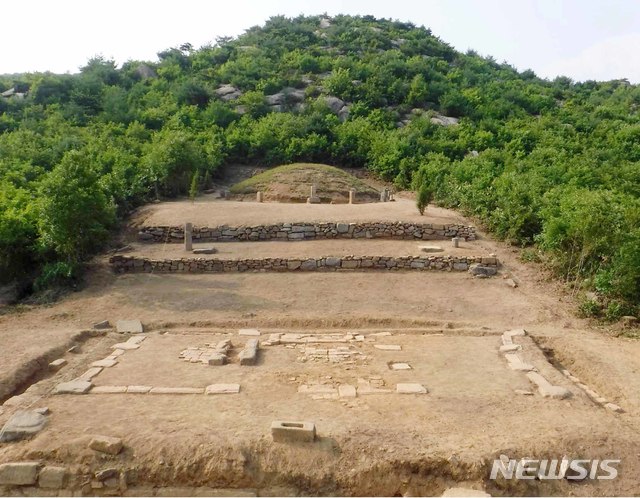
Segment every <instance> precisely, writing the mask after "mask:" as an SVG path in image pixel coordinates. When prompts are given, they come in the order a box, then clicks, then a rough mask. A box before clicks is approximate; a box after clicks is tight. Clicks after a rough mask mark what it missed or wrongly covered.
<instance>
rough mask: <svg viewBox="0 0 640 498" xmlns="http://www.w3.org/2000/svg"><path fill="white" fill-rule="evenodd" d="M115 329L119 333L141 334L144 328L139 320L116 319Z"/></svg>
mask: <svg viewBox="0 0 640 498" xmlns="http://www.w3.org/2000/svg"><path fill="white" fill-rule="evenodd" d="M116 331H117V332H118V333H120V334H141V333H142V332H143V331H144V330H143V327H142V322H141V321H140V320H118V321H117V322H116Z"/></svg>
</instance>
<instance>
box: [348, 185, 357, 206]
mask: <svg viewBox="0 0 640 498" xmlns="http://www.w3.org/2000/svg"><path fill="white" fill-rule="evenodd" d="M355 203H356V190H355V189H353V188H351V189H349V204H355Z"/></svg>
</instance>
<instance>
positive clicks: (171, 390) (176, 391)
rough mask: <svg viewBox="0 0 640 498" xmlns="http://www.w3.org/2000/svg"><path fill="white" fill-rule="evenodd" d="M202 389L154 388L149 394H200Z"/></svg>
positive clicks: (202, 391)
mask: <svg viewBox="0 0 640 498" xmlns="http://www.w3.org/2000/svg"><path fill="white" fill-rule="evenodd" d="M202 393H204V388H203V387H154V388H152V389H151V390H150V391H149V394H202Z"/></svg>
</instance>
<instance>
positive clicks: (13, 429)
mask: <svg viewBox="0 0 640 498" xmlns="http://www.w3.org/2000/svg"><path fill="white" fill-rule="evenodd" d="M46 423H47V417H45V416H44V415H42V414H40V413H37V412H36V411H19V412H16V413H15V414H14V415H13V416H12V417H11V418H10V419H9V420H8V421H7V423H6V424H4V427H2V428H1V429H0V443H4V442H7V441H17V440H19V439H24V438H27V437H30V436H33V435H34V434H36V433H37V432H40V431H41V430H42V429H43V428H44V426H45V424H46Z"/></svg>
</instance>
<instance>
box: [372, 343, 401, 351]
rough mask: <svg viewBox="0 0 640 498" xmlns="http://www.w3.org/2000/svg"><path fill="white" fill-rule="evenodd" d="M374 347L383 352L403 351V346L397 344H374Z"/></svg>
mask: <svg viewBox="0 0 640 498" xmlns="http://www.w3.org/2000/svg"><path fill="white" fill-rule="evenodd" d="M373 347H374V348H376V349H380V350H382V351H402V346H398V345H397V344H374V345H373Z"/></svg>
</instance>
